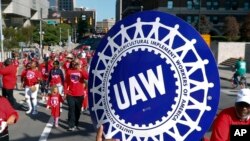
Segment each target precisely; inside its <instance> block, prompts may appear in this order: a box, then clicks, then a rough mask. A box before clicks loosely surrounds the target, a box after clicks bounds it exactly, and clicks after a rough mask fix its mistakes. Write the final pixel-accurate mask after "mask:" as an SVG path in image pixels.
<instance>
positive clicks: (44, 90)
mask: <svg viewBox="0 0 250 141" xmlns="http://www.w3.org/2000/svg"><path fill="white" fill-rule="evenodd" d="M39 71H40V72H41V74H42V80H41V81H40V90H41V94H42V99H41V103H44V102H45V101H46V96H47V94H48V92H49V91H48V77H49V67H48V60H47V59H44V61H43V62H42V63H41V64H40V65H39Z"/></svg>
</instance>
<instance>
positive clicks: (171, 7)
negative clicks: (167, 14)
mask: <svg viewBox="0 0 250 141" xmlns="http://www.w3.org/2000/svg"><path fill="white" fill-rule="evenodd" d="M173 7H174V2H173V1H168V3H167V8H168V9H173Z"/></svg>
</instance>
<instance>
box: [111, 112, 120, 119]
mask: <svg viewBox="0 0 250 141" xmlns="http://www.w3.org/2000/svg"><path fill="white" fill-rule="evenodd" d="M112 113H114V112H112ZM115 118H116V119H120V116H119V115H115Z"/></svg>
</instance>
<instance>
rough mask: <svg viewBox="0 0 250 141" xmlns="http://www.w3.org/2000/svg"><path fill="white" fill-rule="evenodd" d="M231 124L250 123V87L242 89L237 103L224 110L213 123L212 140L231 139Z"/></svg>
mask: <svg viewBox="0 0 250 141" xmlns="http://www.w3.org/2000/svg"><path fill="white" fill-rule="evenodd" d="M230 125H250V89H246V88H244V89H241V90H240V91H239V92H238V94H237V97H236V101H235V105H234V106H232V107H229V108H226V109H224V110H222V111H221V112H220V113H219V115H218V116H217V118H216V119H215V121H214V123H213V128H212V135H211V138H210V140H211V141H230Z"/></svg>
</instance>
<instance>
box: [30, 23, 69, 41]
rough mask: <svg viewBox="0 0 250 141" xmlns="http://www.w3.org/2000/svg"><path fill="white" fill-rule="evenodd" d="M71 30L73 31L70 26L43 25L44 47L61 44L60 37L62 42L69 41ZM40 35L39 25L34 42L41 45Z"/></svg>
mask: <svg viewBox="0 0 250 141" xmlns="http://www.w3.org/2000/svg"><path fill="white" fill-rule="evenodd" d="M60 29H61V30H60ZM70 29H71V27H70V25H68V24H64V23H62V24H58V25H48V24H46V23H43V24H42V30H43V32H44V34H43V45H52V44H59V42H60V36H61V41H64V42H66V41H67V39H68V30H69V31H70ZM60 31H61V32H60ZM39 33H40V28H39V25H37V26H36V28H35V31H34V35H33V41H34V42H35V43H40V35H39ZM69 34H71V32H69Z"/></svg>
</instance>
